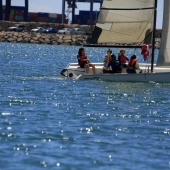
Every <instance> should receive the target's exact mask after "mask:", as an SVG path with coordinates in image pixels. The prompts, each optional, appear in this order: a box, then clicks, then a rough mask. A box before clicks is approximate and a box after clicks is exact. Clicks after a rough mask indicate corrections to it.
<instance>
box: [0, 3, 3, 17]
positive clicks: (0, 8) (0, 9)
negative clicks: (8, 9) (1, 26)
mask: <svg viewBox="0 0 170 170" xmlns="http://www.w3.org/2000/svg"><path fill="white" fill-rule="evenodd" d="M2 13H3V9H2V0H0V20H2Z"/></svg>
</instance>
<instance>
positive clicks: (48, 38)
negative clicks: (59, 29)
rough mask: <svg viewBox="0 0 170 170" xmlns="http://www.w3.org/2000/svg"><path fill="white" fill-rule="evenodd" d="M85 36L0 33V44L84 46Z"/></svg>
mask: <svg viewBox="0 0 170 170" xmlns="http://www.w3.org/2000/svg"><path fill="white" fill-rule="evenodd" d="M86 40H87V36H86V35H65V34H44V33H35V32H33V33H32V32H12V31H2V32H0V41H1V42H17V43H34V44H57V45H60V44H61V45H84V44H86Z"/></svg>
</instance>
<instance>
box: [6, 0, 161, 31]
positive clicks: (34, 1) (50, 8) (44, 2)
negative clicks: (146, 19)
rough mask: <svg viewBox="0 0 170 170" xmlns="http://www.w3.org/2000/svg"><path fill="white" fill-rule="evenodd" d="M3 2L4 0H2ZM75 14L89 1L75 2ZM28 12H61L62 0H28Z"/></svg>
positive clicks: (19, 3) (21, 0)
mask: <svg viewBox="0 0 170 170" xmlns="http://www.w3.org/2000/svg"><path fill="white" fill-rule="evenodd" d="M163 1H164V0H158V13H157V28H162V17H163ZM11 3H12V5H15V6H23V5H24V3H25V0H11ZM3 4H5V0H3ZM77 7H78V8H77V9H76V14H78V11H79V10H90V5H89V3H77ZM93 10H94V11H96V10H97V11H98V10H99V4H97V3H96V4H95V5H94V8H93ZM29 12H49V13H62V0H29Z"/></svg>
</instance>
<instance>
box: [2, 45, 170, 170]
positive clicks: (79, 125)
mask: <svg viewBox="0 0 170 170" xmlns="http://www.w3.org/2000/svg"><path fill="white" fill-rule="evenodd" d="M79 48H80V47H78V46H58V45H36V44H17V43H0V65H1V67H0V169H3V170H14V169H15V170H23V169H24V170H40V169H49V170H53V169H62V170H87V169H90V170H137V169H140V170H146V169H147V170H167V169H170V84H167V83H166V84H164V83H162V84H159V83H153V82H152V83H115V82H104V81H92V80H88V81H80V80H76V81H75V80H69V79H68V80H65V79H63V78H62V77H61V76H60V71H61V70H62V69H63V68H65V67H66V65H67V64H68V63H69V62H77V58H76V55H77V51H78V49H79ZM112 50H113V53H114V54H116V53H117V52H118V50H120V49H113V48H112ZM106 51H107V48H87V47H85V52H86V53H87V55H88V56H89V58H90V60H91V61H92V62H103V59H104V56H105V54H106ZM134 53H136V54H137V56H138V60H139V61H142V60H143V59H142V56H141V54H140V50H137V49H127V51H126V54H127V56H128V57H130V56H131V55H132V54H134ZM157 54H158V50H156V51H155V57H157Z"/></svg>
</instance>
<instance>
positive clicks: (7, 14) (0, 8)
mask: <svg viewBox="0 0 170 170" xmlns="http://www.w3.org/2000/svg"><path fill="white" fill-rule="evenodd" d="M5 6H6V8H5V20H6V21H9V20H10V11H11V10H23V11H24V21H26V22H27V21H28V0H25V6H12V5H11V0H6V4H5ZM2 15H3V5H2V0H0V20H2V18H3V17H2Z"/></svg>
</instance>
